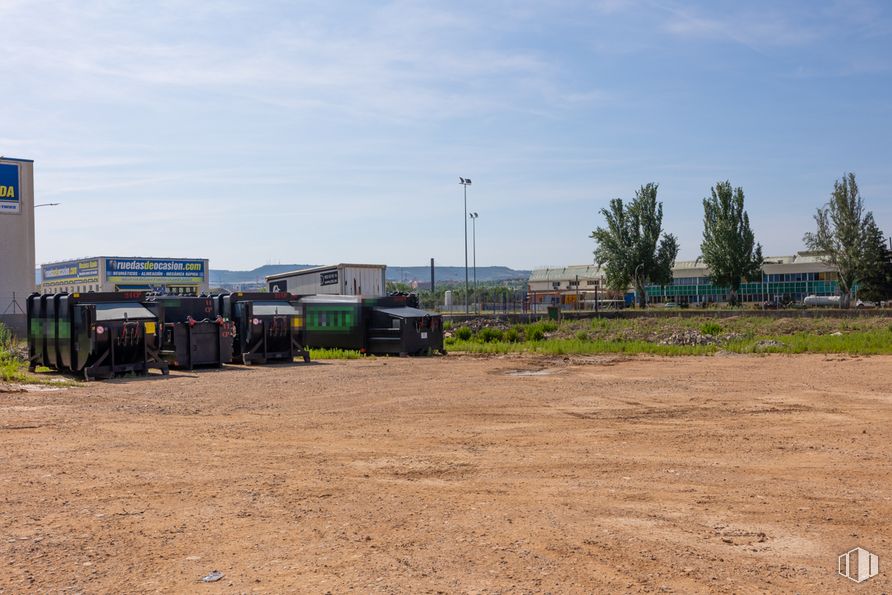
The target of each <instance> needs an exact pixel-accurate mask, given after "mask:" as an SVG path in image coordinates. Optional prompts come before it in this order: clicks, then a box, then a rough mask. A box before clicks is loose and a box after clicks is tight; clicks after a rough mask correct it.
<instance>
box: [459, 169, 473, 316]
mask: <svg viewBox="0 0 892 595" xmlns="http://www.w3.org/2000/svg"><path fill="white" fill-rule="evenodd" d="M458 183H459V184H461V185H462V186H464V188H465V314H470V313H471V304H470V302H469V301H468V297H469V293H470V289H471V288H470V283H469V282H468V186H470V185H471V178H461V177H460V178H459V179H458Z"/></svg>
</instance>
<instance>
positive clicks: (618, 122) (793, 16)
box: [0, 0, 892, 268]
mask: <svg viewBox="0 0 892 595" xmlns="http://www.w3.org/2000/svg"><path fill="white" fill-rule="evenodd" d="M0 23H2V27H0V28H2V30H3V49H4V51H3V59H2V60H0V75H2V79H0V80H2V81H3V86H4V93H3V95H4V102H3V107H2V109H0V154H3V155H7V156H15V157H27V158H33V159H35V161H36V163H35V178H36V179H35V183H36V188H37V193H38V196H37V199H38V202H50V201H51V202H60V203H62V204H61V206H59V207H53V208H44V209H39V210H38V212H37V215H38V219H37V233H38V245H37V258H38V262H46V261H50V260H60V259H64V258H70V257H78V256H87V255H100V254H117V255H157V256H184V257H193V256H194V257H207V258H210V259H211V266H212V267H214V268H253V267H254V266H257V265H260V264H264V263H270V262H301V263H329V262H338V261H354V262H355V261H362V262H384V263H388V264H393V265H418V264H424V263H425V262H427V260H428V259H429V258H430V257H434V258H436V259H437V262H438V263H441V264H444V265H458V264H461V263H462V262H463V237H462V229H463V228H462V219H463V211H462V195H461V186H460V185H459V184H458V177H459V176H466V177H470V178H472V179H473V182H474V183H473V186H471V188H470V190H469V192H468V199H469V209H470V210H473V211H477V212H478V213H479V214H480V218H479V220H478V242H477V259H478V264H481V265H489V264H504V265H509V266H514V267H524V268H527V267H534V266H539V265H561V264H574V263H585V262H589V261H591V258H592V256H591V252H592V249H593V248H594V246H593V242H592V240H591V239H589V238H588V235H589V234H590V232H591V230H592V229H594V227H596V226H597V225H598V224H599V223H600V221H601V218H600V216H599V215H598V210H599V209H600V208H601V207H603V206H605V205H606V204H607V202H608V200H609V199H611V198H614V197H622V198H630V197H631V196H632V195H633V193H634V190H635V189H636V188H637V187H638V186H639V185H641V184H643V183H646V182H650V181H655V182H658V183H659V184H660V198H661V200H662V201H663V203H664V210H665V218H664V226H665V228H666V229H667V230H668V231H671V232H673V233H675V234H677V235H678V236H679V239H680V242H681V253H680V258H693V257H696V256H697V254H698V246H699V243H700V235H701V223H702V206H701V200H702V198H703V197H704V196H705V195H707V194H708V192H709V188H710V186H711V185H712V184H714V183H715V182H716V181H717V180H724V179H730V180H731V182H732V183H733V184H734V185H741V186H743V187H744V190H745V192H746V197H747V204H748V210H749V212H750V218H751V221H752V225H753V227H754V229H755V232H756V237H757V239H758V240H759V241H760V242H761V243H762V244H763V246H764V248H765V252H766V253H767V254H787V253H793V252H795V251H796V250H798V249H801V239H802V234H803V233H804V232H805V231H808V230H810V229H811V227H812V220H811V216H812V213H813V211H814V209H815V207H817V206H818V205H820V204H821V203H823V202H825V201H826V199H827V197H828V195H829V193H830V191H831V189H832V185H833V181H834V180H835V179H837V178H839V177H840V176H841V175H842V174H843V172H846V171H854V172H856V174H857V175H858V179H859V184H860V186H861V191H862V194H863V196H864V198H865V200H866V202H867V205H868V208H870V209H872V210H873V211H874V213H875V215H876V217H877V220H878V222H879V223H880V226H881V227H882V228H883V229H884V231H886V232H887V234H889V233H892V200H890V199H892V168H890V163H892V159H890V157H892V148H890V145H892V9H890V4H889V3H887V2H883V1H876V2H872V1H868V0H840V1H830V2H816V1H803V2H761V1H752V2H739V1H736V2H724V1H709V2H673V1H670V0H655V1H646V0H642V1H635V0H628V1H626V0H602V1H587V2H575V1H570V0H567V1H554V2H548V1H524V0H512V1H494V2H463V1H456V2H321V1H307V2H290V1H281V2H227V1H224V2H193V1H190V2H185V1H183V2H180V1H168V0H161V1H159V2H153V3H142V2H111V1H91V0H86V1H84V2H77V3H74V2H58V3H54V2H40V1H29V2H24V1H21V0H3V1H2V2H0Z"/></svg>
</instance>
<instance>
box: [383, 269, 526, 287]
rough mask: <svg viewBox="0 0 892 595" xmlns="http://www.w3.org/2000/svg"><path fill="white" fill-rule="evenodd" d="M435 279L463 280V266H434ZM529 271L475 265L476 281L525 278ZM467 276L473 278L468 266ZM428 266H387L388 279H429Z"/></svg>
mask: <svg viewBox="0 0 892 595" xmlns="http://www.w3.org/2000/svg"><path fill="white" fill-rule="evenodd" d="M434 275H435V279H434V280H435V281H436V282H437V283H443V282H448V281H464V280H465V267H435V270H434ZM529 276H530V271H525V270H516V269H510V268H508V267H502V266H491V267H477V281H482V282H489V281H507V280H509V279H527V278H529ZM468 278H470V279H473V278H474V269H473V268H470V267H469V268H468ZM430 279H431V268H430V266H426V267H424V266H422V267H398V266H389V265H388V267H387V280H388V281H421V282H425V281H430Z"/></svg>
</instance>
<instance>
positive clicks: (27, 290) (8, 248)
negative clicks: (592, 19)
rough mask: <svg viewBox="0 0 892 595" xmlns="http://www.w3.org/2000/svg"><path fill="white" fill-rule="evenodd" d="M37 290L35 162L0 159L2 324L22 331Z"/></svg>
mask: <svg viewBox="0 0 892 595" xmlns="http://www.w3.org/2000/svg"><path fill="white" fill-rule="evenodd" d="M33 291H34V162H33V161H31V160H30V159H13V158H9V157H0V322H3V323H4V324H6V325H7V326H9V327H11V328H13V329H15V330H16V331H18V332H22V331H23V330H24V328H25V307H26V305H25V302H26V299H27V297H28V295H29V294H31V293H32V292H33Z"/></svg>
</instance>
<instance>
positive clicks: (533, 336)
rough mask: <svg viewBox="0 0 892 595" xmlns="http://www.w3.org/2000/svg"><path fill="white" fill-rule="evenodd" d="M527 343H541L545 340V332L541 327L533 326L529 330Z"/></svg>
mask: <svg viewBox="0 0 892 595" xmlns="http://www.w3.org/2000/svg"><path fill="white" fill-rule="evenodd" d="M526 335H527V341H541V340H542V339H544V338H545V331H543V330H542V327H540V326H531V327H530V328H528V329H527V333H526Z"/></svg>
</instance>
